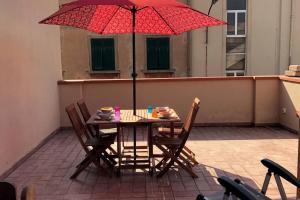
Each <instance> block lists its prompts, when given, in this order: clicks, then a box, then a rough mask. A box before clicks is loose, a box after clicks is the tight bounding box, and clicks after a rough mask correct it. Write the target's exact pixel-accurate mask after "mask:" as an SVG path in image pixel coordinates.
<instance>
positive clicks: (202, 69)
mask: <svg viewBox="0 0 300 200" xmlns="http://www.w3.org/2000/svg"><path fill="white" fill-rule="evenodd" d="M66 2H69V0H68V1H61V3H66ZM183 2H184V3H187V4H189V5H191V6H192V7H193V8H195V9H197V10H200V11H202V12H204V13H207V11H208V8H209V6H210V3H211V1H210V0H189V1H183ZM299 9H300V2H299V0H219V1H218V2H217V3H216V4H215V5H214V7H213V8H212V12H211V16H214V17H216V18H218V19H223V20H224V21H227V22H228V25H227V26H220V27H210V28H209V29H208V44H207V54H206V41H205V40H206V30H205V28H204V29H198V30H194V31H191V32H189V33H183V34H181V35H179V36H170V37H168V36H159V35H143V34H138V35H137V36H136V45H137V47H136V52H137V56H136V65H137V73H138V77H140V78H141V77H185V76H225V75H227V76H243V75H272V74H282V73H283V72H284V70H285V69H287V67H288V65H290V64H299V63H300V37H299V35H300V13H299V12H296V10H299ZM61 42H62V67H63V77H64V78H65V79H80V78H130V77H131V71H132V57H131V56H132V49H131V48H132V47H131V44H132V43H131V35H130V34H125V35H97V34H95V33H91V32H88V31H84V30H81V29H76V28H71V27H61Z"/></svg>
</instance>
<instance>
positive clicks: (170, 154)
mask: <svg viewBox="0 0 300 200" xmlns="http://www.w3.org/2000/svg"><path fill="white" fill-rule="evenodd" d="M199 104H200V100H199V99H198V98H195V100H194V102H193V104H192V108H191V110H190V112H189V114H188V116H187V120H186V121H185V123H184V125H183V127H182V129H181V132H180V134H178V137H163V136H154V137H153V144H155V145H156V146H157V147H158V148H159V149H160V150H161V151H162V152H163V156H164V157H163V159H162V160H161V161H160V162H159V163H158V164H157V165H156V166H155V167H156V168H160V167H161V166H163V168H162V169H161V171H160V172H159V174H158V175H157V177H161V176H163V175H164V174H165V173H166V172H167V171H168V170H169V168H170V167H171V166H172V165H174V163H177V164H178V165H179V166H180V167H182V168H183V169H184V170H186V171H187V172H188V173H189V174H190V175H191V176H192V177H193V178H197V177H198V176H197V175H196V174H195V173H194V172H193V170H192V168H191V167H190V161H189V160H188V159H186V158H185V157H183V156H182V151H183V148H184V146H185V143H186V141H187V139H188V137H189V134H190V132H191V129H192V125H193V122H194V120H195V118H196V115H197V112H198V110H199ZM168 161H169V162H168Z"/></svg>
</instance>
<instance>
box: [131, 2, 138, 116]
mask: <svg viewBox="0 0 300 200" xmlns="http://www.w3.org/2000/svg"><path fill="white" fill-rule="evenodd" d="M131 12H132V79H133V82H132V87H133V114H134V115H136V77H137V74H136V69H135V14H136V9H135V7H133V8H132V10H131Z"/></svg>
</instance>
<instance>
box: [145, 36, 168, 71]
mask: <svg viewBox="0 0 300 200" xmlns="http://www.w3.org/2000/svg"><path fill="white" fill-rule="evenodd" d="M169 69H170V38H168V37H160V38H147V70H169Z"/></svg>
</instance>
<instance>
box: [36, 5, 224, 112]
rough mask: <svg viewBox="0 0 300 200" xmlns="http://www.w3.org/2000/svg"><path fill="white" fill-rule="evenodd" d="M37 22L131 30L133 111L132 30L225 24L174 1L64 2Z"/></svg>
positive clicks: (170, 31)
mask: <svg viewBox="0 0 300 200" xmlns="http://www.w3.org/2000/svg"><path fill="white" fill-rule="evenodd" d="M40 23H43V24H55V25H64V26H72V27H77V28H81V29H85V30H88V31H91V32H95V33H98V34H122V33H132V47H133V48H132V62H133V67H132V68H133V72H132V78H133V110H134V114H136V76H137V74H136V70H135V33H147V34H160V35H178V34H181V33H183V32H186V31H189V30H192V29H197V28H201V27H208V26H216V25H223V24H226V23H225V22H224V21H221V20H218V19H215V18H213V17H210V16H208V15H206V14H204V13H201V12H199V11H197V10H194V9H192V8H191V7H189V6H187V5H185V4H183V3H180V2H177V1H175V0H78V1H74V2H71V3H68V4H64V5H63V6H62V7H61V8H60V9H59V10H58V11H57V12H55V13H54V14H52V15H51V16H50V17H48V18H46V19H44V20H42V21H41V22H40Z"/></svg>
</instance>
